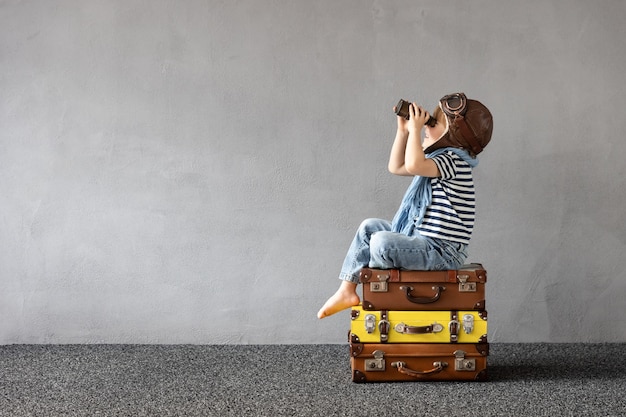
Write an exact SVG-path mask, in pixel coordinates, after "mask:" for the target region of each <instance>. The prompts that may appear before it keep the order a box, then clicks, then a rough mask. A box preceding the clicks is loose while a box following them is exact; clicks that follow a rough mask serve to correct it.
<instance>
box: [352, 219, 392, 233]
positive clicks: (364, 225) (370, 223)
mask: <svg viewBox="0 0 626 417" xmlns="http://www.w3.org/2000/svg"><path fill="white" fill-rule="evenodd" d="M359 230H360V231H362V232H366V233H375V232H379V231H385V230H389V225H388V222H387V221H386V220H382V219H375V218H370V219H365V220H363V221H362V222H361V225H360V226H359Z"/></svg>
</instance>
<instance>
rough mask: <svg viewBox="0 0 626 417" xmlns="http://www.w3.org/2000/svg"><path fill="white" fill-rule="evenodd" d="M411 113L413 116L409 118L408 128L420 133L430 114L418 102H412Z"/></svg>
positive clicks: (410, 130)
mask: <svg viewBox="0 0 626 417" xmlns="http://www.w3.org/2000/svg"><path fill="white" fill-rule="evenodd" d="M409 115H410V116H411V118H410V119H409V120H408V126H407V128H408V130H409V132H413V133H419V132H420V131H421V130H422V128H423V127H424V125H425V124H426V122H427V121H428V119H429V118H430V114H428V112H427V111H426V110H425V109H423V108H422V107H420V106H418V105H417V103H412V105H411V106H409Z"/></svg>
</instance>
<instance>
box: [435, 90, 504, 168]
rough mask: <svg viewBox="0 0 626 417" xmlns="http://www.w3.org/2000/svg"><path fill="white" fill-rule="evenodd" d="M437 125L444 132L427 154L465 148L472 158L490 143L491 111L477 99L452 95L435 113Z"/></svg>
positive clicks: (442, 101) (447, 97)
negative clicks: (450, 148)
mask: <svg viewBox="0 0 626 417" xmlns="http://www.w3.org/2000/svg"><path fill="white" fill-rule="evenodd" d="M433 117H434V118H435V119H437V125H441V126H443V133H442V135H441V136H440V138H439V139H438V140H437V141H436V142H434V143H433V144H432V145H430V146H428V147H427V148H426V149H425V150H424V152H426V153H430V152H432V151H434V150H436V149H440V148H445V147H453V148H463V149H465V150H467V151H468V152H469V153H470V154H471V155H472V156H476V155H478V154H479V153H480V152H482V150H483V149H484V148H485V147H486V146H487V144H488V143H489V141H490V140H491V133H492V131H493V118H492V117H491V113H490V112H489V109H487V107H485V106H484V105H483V104H482V103H481V102H479V101H477V100H470V99H468V98H466V97H465V94H463V93H457V94H450V95H447V96H445V97H443V98H442V99H441V100H440V101H439V105H438V106H437V108H436V109H435V111H434V112H433Z"/></svg>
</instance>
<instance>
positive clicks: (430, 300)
mask: <svg viewBox="0 0 626 417" xmlns="http://www.w3.org/2000/svg"><path fill="white" fill-rule="evenodd" d="M445 289H446V287H442V286H436V287H433V290H436V291H437V292H436V293H435V295H433V296H432V297H430V298H428V297H414V296H412V295H411V291H413V287H409V286H404V285H403V286H401V287H400V291H402V290H404V291H406V299H407V300H409V301H410V302H412V303H414V304H430V303H434V302H435V301H437V300H439V297H441V291H443V290H445Z"/></svg>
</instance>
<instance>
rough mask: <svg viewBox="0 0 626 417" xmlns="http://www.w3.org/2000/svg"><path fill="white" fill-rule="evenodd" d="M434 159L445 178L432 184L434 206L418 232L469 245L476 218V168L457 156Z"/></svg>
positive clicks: (452, 154)
mask: <svg viewBox="0 0 626 417" xmlns="http://www.w3.org/2000/svg"><path fill="white" fill-rule="evenodd" d="M432 159H433V161H434V162H435V164H436V165H437V167H438V168H439V173H440V174H441V177H439V178H431V180H430V183H431V186H432V202H431V204H430V205H429V206H428V207H427V208H426V213H425V215H424V219H423V220H422V223H421V224H420V225H418V227H417V228H418V230H419V232H420V234H422V235H424V236H429V237H434V238H439V239H447V240H451V241H454V242H461V243H465V244H468V243H469V240H470V237H471V235H472V230H473V228H474V219H475V216H476V199H475V192H474V179H473V177H472V168H471V167H470V165H469V164H468V163H467V162H465V161H464V160H463V159H462V158H460V157H459V156H458V155H456V154H455V153H453V152H445V153H443V154H441V155H437V156H435V157H433V158H432Z"/></svg>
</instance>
